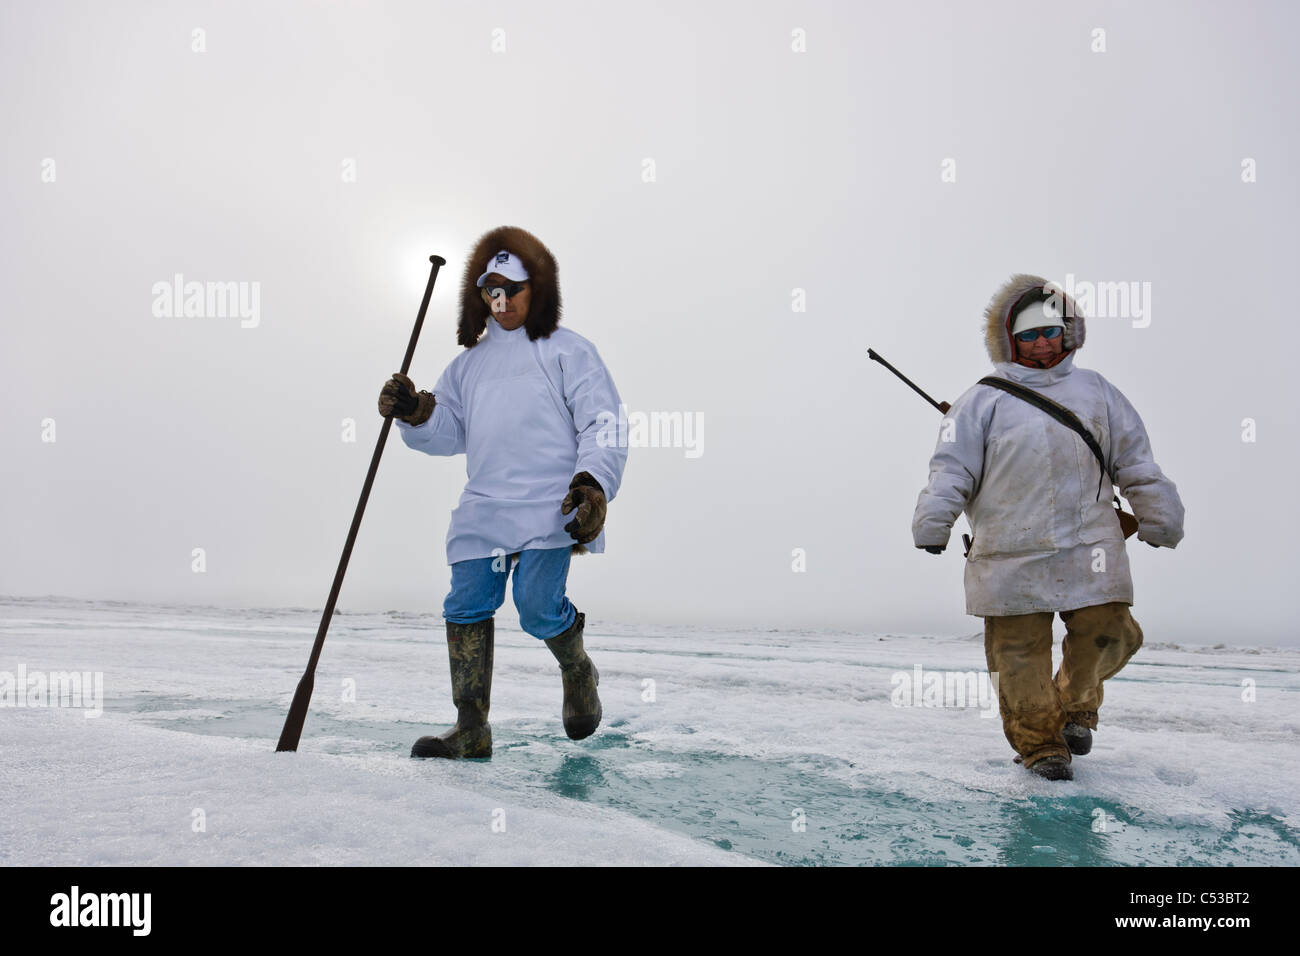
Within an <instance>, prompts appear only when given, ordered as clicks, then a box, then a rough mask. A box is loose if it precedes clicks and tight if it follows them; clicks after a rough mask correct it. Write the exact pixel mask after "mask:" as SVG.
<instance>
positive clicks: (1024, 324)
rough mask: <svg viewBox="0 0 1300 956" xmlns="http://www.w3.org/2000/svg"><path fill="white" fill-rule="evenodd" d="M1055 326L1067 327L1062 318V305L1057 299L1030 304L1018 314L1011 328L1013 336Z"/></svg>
mask: <svg viewBox="0 0 1300 956" xmlns="http://www.w3.org/2000/svg"><path fill="white" fill-rule="evenodd" d="M1053 325H1065V320H1064V319H1062V318H1061V306H1060V303H1059V302H1057V300H1056V298H1055V297H1053V298H1050V299H1047V300H1045V301H1039V302H1030V303H1029V304H1028V305H1027V306H1025V307H1024V308H1023V309H1021V310H1020V311H1019V312H1017V313H1016V321H1015V324H1014V325H1012V326H1011V334H1012V335H1016V334H1017V333H1020V332H1023V331H1025V330H1026V329H1045V328H1049V327H1051V326H1053Z"/></svg>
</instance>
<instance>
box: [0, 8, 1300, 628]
mask: <svg viewBox="0 0 1300 956" xmlns="http://www.w3.org/2000/svg"><path fill="white" fill-rule="evenodd" d="M1298 9H1300V8H1297V7H1296V5H1294V4H1288V3H1281V2H1279V3H1263V2H1252V3H1228V2H1220V3H1206V2H1177V3H1175V2H1162V3H1155V2H1147V3H1142V4H1125V3H1113V4H1111V3H1093V4H1090V3H1077V4H1041V3H1034V2H1020V3H1007V2H996V3H988V2H984V3H979V4H969V3H959V2H955V0H953V2H948V3H909V4H897V3H861V2H852V3H850V2H843V3H826V2H821V3H771V2H749V0H747V2H743V3H739V2H737V3H698V2H677V3H658V2H657V3H653V4H626V5H622V7H621V8H620V7H618V6H615V5H614V4H607V3H595V2H593V3H576V2H563V3H509V2H499V3H493V4H485V3H477V4H469V3H429V2H418V3H417V2H402V3H397V2H392V3H383V4H380V3H306V2H294V3H286V2H243V3H225V2H223V3H168V4H157V3H97V2H78V3H69V2H42V3H35V2H7V3H5V4H4V5H3V7H2V8H0V77H2V78H3V83H4V90H5V93H4V96H3V99H2V100H0V128H2V129H3V131H4V148H3V163H4V168H3V175H4V190H5V212H4V217H3V218H4V224H3V227H2V228H3V233H2V234H3V249H0V253H2V254H0V284H2V287H3V293H4V295H3V309H4V320H3V340H2V345H3V347H2V348H0V380H2V381H3V387H4V414H3V416H2V417H0V440H2V441H3V449H4V454H3V458H2V459H0V462H2V464H0V468H2V469H3V486H2V490H3V493H2V494H0V540H2V541H3V545H2V546H0V594H8V595H46V594H58V595H70V596H76V597H87V598H107V599H118V600H155V601H169V602H170V601H174V602H182V603H200V604H219V605H241V606H247V605H256V606H264V605H292V606H304V607H320V606H322V605H323V603H324V601H325V597H326V595H327V593H328V590H329V584H330V581H331V578H332V576H333V573H334V568H335V564H336V562H337V560H338V554H339V551H340V549H341V547H342V544H343V541H344V538H345V536H346V532H347V527H348V523H349V521H350V520H351V516H352V511H353V508H354V506H355V503H356V498H357V495H358V493H359V491H360V487H361V483H362V480H363V478H364V475H365V471H366V466H367V464H368V462H369V458H370V454H371V451H372V449H373V446H374V441H375V438H376V436H377V434H378V431H379V428H380V424H381V421H380V419H379V417H378V414H377V413H376V411H375V398H376V395H377V393H378V390H379V388H380V386H381V385H382V384H383V382H384V380H385V379H386V378H387V377H388V375H389V374H390V373H391V372H393V371H394V370H395V369H396V368H397V367H398V366H399V365H400V362H401V357H402V354H403V351H404V349H405V346H406V342H407V338H408V336H409V334H410V328H411V325H412V323H413V322H414V319H415V314H416V311H417V309H418V306H419V301H420V296H421V294H422V292H423V289H424V284H425V281H426V279H427V276H428V256H429V255H430V254H432V253H437V254H439V255H442V256H443V257H445V258H446V259H447V266H446V268H445V269H444V270H443V272H442V275H441V277H440V279H439V282H438V285H437V288H436V289H435V292H434V296H433V302H432V305H431V306H430V309H429V314H428V319H427V321H426V324H425V328H424V334H423V338H422V340H421V342H420V345H419V348H418V349H417V352H416V356H415V361H414V364H413V366H412V370H411V375H412V377H413V378H414V379H415V381H416V383H417V385H419V386H422V387H426V388H430V387H432V385H433V382H434V381H435V379H436V378H437V376H438V374H439V373H440V372H441V370H442V369H443V368H444V367H445V366H446V364H447V363H448V362H449V361H451V359H452V358H453V357H454V356H455V355H456V354H457V352H458V350H459V346H457V344H456V340H455V317H456V309H455V301H456V287H457V285H458V283H459V281H460V275H461V270H462V268H463V266H464V256H465V255H466V254H467V253H468V252H469V250H470V247H471V245H472V244H473V242H474V240H475V239H476V237H477V236H479V235H480V234H481V233H483V232H484V231H486V230H488V229H490V228H492V227H494V226H498V225H502V224H513V225H519V226H523V227H524V228H526V229H528V230H530V231H532V232H534V233H536V234H537V235H538V236H539V237H540V238H541V239H542V240H543V241H544V242H546V243H547V245H548V246H549V247H550V249H551V250H552V252H553V253H554V254H555V256H556V258H557V260H558V262H559V266H560V278H561V289H562V292H563V297H564V318H563V324H564V325H565V326H567V327H569V328H572V329H573V330H575V331H577V332H579V333H581V334H582V335H584V336H586V337H587V338H589V339H590V340H592V341H593V342H594V343H595V344H596V346H597V348H598V349H599V350H600V353H601V355H602V356H603V358H604V359H605V361H606V363H607V364H608V366H609V368H610V370H611V371H612V373H613V375H614V379H615V381H616V383H617V385H618V387H619V390H620V392H621V394H622V397H623V400H624V402H625V403H626V404H627V405H628V408H629V410H630V411H631V412H633V413H650V412H674V411H675V412H681V413H683V414H684V415H687V416H689V417H690V420H691V421H692V422H694V423H697V425H698V424H699V423H702V431H700V432H698V433H697V434H696V435H695V436H694V437H695V439H696V441H697V445H696V446H695V447H694V448H693V449H691V448H685V447H676V448H663V447H660V448H653V447H642V448H633V449H632V450H631V454H630V459H629V462H628V466H627V472H626V475H625V478H624V482H623V485H622V488H621V490H620V492H619V494H618V497H617V499H616V500H615V501H614V502H613V503H612V504H611V506H610V510H609V517H608V523H607V526H606V529H607V530H606V533H607V547H608V550H607V552H606V553H605V554H604V555H592V556H587V557H583V558H580V559H576V560H575V561H574V565H573V570H572V573H571V575H570V578H569V594H570V597H572V598H573V600H574V602H575V604H577V606H578V607H579V608H581V609H583V610H585V611H587V612H588V615H589V616H590V617H591V618H593V620H598V619H601V618H605V619H611V620H613V619H618V620H622V621H638V620H642V621H646V622H650V623H663V624H668V625H671V624H673V623H678V622H692V621H693V622H706V623H719V624H721V623H731V624H738V625H747V626H756V627H760V628H767V627H772V628H775V627H781V628H791V627H796V628H797V627H800V626H807V627H838V628H846V629H855V630H861V631H864V632H869V631H882V632H883V631H894V632H908V633H958V634H961V633H971V632H974V631H977V630H979V629H980V627H981V623H980V621H979V620H978V619H976V618H973V617H968V616H966V615H965V614H964V608H965V604H964V597H963V592H962V564H963V562H962V558H961V549H960V542H959V540H958V535H959V534H960V532H961V531H964V530H966V524H965V519H964V518H962V519H960V520H959V524H958V528H957V529H956V531H955V533H954V542H953V543H954V545H955V547H953V548H950V549H949V551H948V552H947V553H946V554H944V555H943V556H941V557H933V556H930V555H927V554H924V553H923V552H919V551H916V550H915V549H914V548H913V546H912V540H911V530H910V526H911V516H912V511H913V508H914V506H915V503H916V498H917V494H918V492H919V491H920V489H921V488H922V487H923V486H924V484H925V482H926V478H927V473H928V471H927V463H928V459H929V456H930V453H931V451H932V448H933V445H934V441H935V438H936V436H937V430H938V427H939V415H938V413H937V412H935V411H934V410H933V409H931V408H929V407H928V406H927V405H925V404H924V403H923V402H922V401H921V400H920V399H919V398H917V397H916V396H915V395H913V394H912V393H911V392H910V391H908V390H906V388H905V387H904V386H902V384H901V383H899V382H898V381H897V380H895V379H894V378H893V377H892V376H890V375H889V374H888V373H887V372H885V371H884V370H883V369H882V368H881V367H880V366H878V365H876V364H874V363H871V362H869V361H868V359H867V348H868V347H869V346H870V347H874V348H875V349H876V350H877V351H879V352H881V353H882V354H883V355H885V357H887V358H888V359H890V360H891V361H892V362H894V363H895V364H896V365H898V366H899V367H900V368H902V369H903V370H904V371H906V372H908V373H909V374H910V375H912V376H913V377H914V378H915V379H916V380H917V381H918V383H920V384H921V385H922V386H923V387H926V388H928V389H929V390H931V391H932V392H933V394H934V395H935V396H936V397H937V398H940V399H944V398H946V399H948V400H952V399H954V398H955V397H956V396H957V395H958V394H960V393H961V392H962V391H963V390H964V389H965V388H967V387H968V386H969V385H971V384H972V383H973V382H974V381H975V380H976V379H978V378H979V377H981V376H982V375H984V374H987V372H988V371H990V368H989V363H988V359H987V357H986V355H985V352H984V348H983V344H982V329H981V323H982V316H981V313H982V311H983V308H984V306H985V304H986V303H987V301H988V299H989V297H990V295H991V294H992V293H993V291H994V289H995V288H996V287H997V286H998V285H999V284H1000V283H1001V282H1002V281H1003V280H1005V279H1006V278H1007V277H1008V276H1009V275H1011V274H1012V273H1015V272H1032V273H1037V274H1039V275H1043V276H1046V277H1048V278H1050V279H1053V280H1056V281H1058V282H1061V283H1064V282H1066V281H1067V276H1072V277H1073V281H1074V282H1075V283H1076V284H1077V283H1081V282H1095V283H1101V282H1108V283H1114V282H1121V283H1126V284H1127V283H1134V284H1135V286H1134V288H1136V289H1139V290H1143V289H1145V290H1149V300H1147V301H1144V303H1143V305H1144V307H1145V308H1146V309H1147V311H1146V314H1145V315H1144V316H1138V317H1134V316H1114V317H1094V318H1093V319H1092V320H1091V321H1090V323H1089V335H1088V341H1087V344H1086V346H1085V347H1084V348H1083V349H1082V350H1081V352H1080V353H1079V355H1078V358H1077V364H1078V365H1080V366H1083V367H1088V368H1094V369H1097V370H1098V371H1100V372H1101V373H1102V374H1103V375H1105V376H1106V377H1107V378H1108V379H1110V381H1112V382H1113V383H1114V384H1115V385H1116V386H1118V387H1119V388H1120V389H1121V390H1122V391H1123V392H1124V393H1125V394H1126V395H1127V396H1128V397H1129V399H1130V400H1131V401H1132V402H1133V403H1134V405H1135V406H1136V407H1137V408H1138V410H1139V411H1140V412H1141V414H1142V415H1143V417H1144V419H1145V421H1146V424H1147V427H1148V431H1149V433H1150V435H1151V440H1152V444H1153V447H1154V450H1155V454H1156V458H1157V461H1158V462H1159V464H1160V465H1161V466H1162V468H1163V469H1164V470H1165V473H1166V474H1167V475H1169V476H1170V477H1171V478H1172V479H1173V481H1174V482H1175V483H1176V484H1177V486H1178V489H1179V491H1180V493H1181V495H1182V498H1183V501H1184V503H1185V504H1186V508H1187V522H1186V538H1185V540H1184V541H1183V543H1182V544H1181V545H1180V546H1179V547H1178V548H1177V550H1175V551H1168V550H1159V551H1155V550H1152V549H1150V548H1147V547H1145V546H1142V545H1137V546H1131V547H1130V548H1129V552H1130V555H1131V560H1132V566H1133V574H1134V580H1135V589H1136V599H1135V606H1134V616H1135V617H1136V618H1137V619H1138V620H1139V622H1140V623H1141V624H1142V625H1143V628H1144V630H1145V632H1146V639H1147V641H1148V642H1155V641H1175V642H1177V641H1183V640H1186V641H1193V642H1210V643H1214V642H1217V641H1222V642H1224V643H1228V644H1245V643H1270V644H1271V643H1284V642H1285V643H1290V642H1294V641H1295V640H1296V639H1297V637H1296V635H1297V625H1296V623H1295V610H1294V607H1293V605H1292V603H1291V602H1292V599H1293V597H1294V594H1295V590H1296V582H1297V573H1296V572H1297V565H1298V564H1300V561H1298V560H1297V557H1296V547H1297V535H1296V532H1297V519H1296V509H1295V501H1294V498H1295V487H1296V474H1297V470H1298V466H1300V455H1298V454H1297V439H1298V438H1300V428H1298V427H1297V424H1298V423H1297V412H1296V384H1295V379H1294V378H1293V374H1292V366H1293V362H1294V356H1295V355H1296V346H1297V340H1298V338H1300V334H1298V333H1297V320H1296V318H1295V316H1293V315H1292V314H1291V311H1292V310H1291V309H1290V308H1289V305H1288V303H1289V302H1290V301H1291V298H1292V297H1291V296H1289V295H1285V296H1284V294H1283V287H1284V285H1289V284H1290V282H1291V281H1293V277H1294V275H1295V272H1296V265H1297V262H1298V261H1300V240H1298V239H1297V232H1296V226H1295V223H1296V215H1297V212H1298V211H1300V210H1298V208H1297V207H1298V203H1297V175H1298V174H1300V172H1298V171H1300V155H1298V151H1297V146H1298V145H1300V133H1298V132H1297V125H1296V122H1295V118H1296V103H1297V92H1298V90H1300V84H1298V83H1297V79H1298V73H1300V70H1298V68H1297V65H1296V58H1295V56H1294V49H1293V44H1294V37H1295V36H1296V35H1297V31H1298V30H1300V12H1298ZM1251 180H1253V181H1251ZM178 274H179V275H181V276H183V281H184V282H200V283H227V282H231V283H238V284H239V286H238V288H239V289H241V290H242V291H243V292H244V293H245V295H248V296H251V295H252V293H253V290H254V289H255V290H256V292H257V296H258V298H257V299H256V300H252V299H246V300H245V304H246V305H249V306H250V308H249V309H248V310H246V312H244V313H239V312H237V311H230V312H229V313H228V314H225V315H222V314H205V315H202V316H191V317H185V316H184V315H183V314H182V315H169V314H167V313H168V309H167V305H168V303H169V301H170V296H160V295H159V294H158V293H157V291H156V288H155V287H156V285H157V284H158V283H163V284H170V283H172V282H173V281H174V277H175V276H176V275H178ZM796 290H802V292H798V291H796ZM801 302H802V304H803V310H802V311H800V310H799V306H800V303H801ZM254 304H255V305H256V309H255V310H254V309H252V308H251V306H252V305H254ZM1085 311H1087V309H1086V308H1085ZM345 419H354V420H355V423H356V426H355V441H351V442H349V441H345V440H344V437H345V433H344V425H343V422H344V420H345ZM1246 419H1252V420H1253V422H1254V429H1255V433H1254V436H1253V437H1254V440H1253V441H1245V440H1243V433H1244V431H1245V430H1246V428H1248V427H1249V426H1243V421H1244V420H1246ZM51 428H52V429H53V431H52V432H51ZM1247 437H1250V436H1247ZM50 438H53V439H54V440H53V441H51V440H49V439H50ZM464 481H465V460H464V458H463V457H461V458H455V459H445V458H431V457H428V456H425V455H422V454H419V453H417V452H414V451H412V450H410V449H408V448H406V447H405V445H403V444H402V443H401V441H400V440H399V439H398V436H397V435H396V433H395V432H394V434H393V436H392V440H391V441H390V442H389V444H388V447H387V451H386V453H385V456H384V459H383V462H382V465H381V467H380V471H379V476H378V479H377V481H376V483H375V488H374V492H373V494H372V497H371V502H370V506H369V509H368V511H367V513H366V517H365V521H364V523H363V525H362V528H361V534H360V538H359V540H358V543H357V547H356V550H355V552H354V554H353V558H352V563H351V568H350V570H349V573H348V577H347V580H346V582H345V585H344V588H343V594H342V597H341V599H340V606H341V607H344V608H354V609H365V608H369V609H387V608H399V609H403V610H410V611H419V610H429V611H440V609H441V602H442V599H443V597H444V595H445V592H446V589H447V582H448V577H449V572H448V569H447V566H446V560H445V551H444V536H445V534H446V529H447V522H448V517H449V513H450V509H451V508H452V507H453V506H454V504H455V502H456V499H457V497H458V496H459V494H460V490H461V488H462V487H463V485H464ZM1131 543H1132V544H1136V541H1135V539H1134V541H1133V542H1131ZM195 549H202V553H203V560H204V562H205V564H204V567H205V570H204V571H203V572H202V573H196V572H195V571H194V570H193V566H194V558H193V554H194V551H195ZM796 549H803V554H804V556H805V561H806V570H805V571H802V572H799V571H795V570H793V569H792V563H793V562H794V560H795V558H794V554H795V550H796ZM506 610H507V611H508V612H511V613H512V609H511V607H510V605H509V604H507V608H506ZM1059 629H1060V626H1059V625H1058V630H1059Z"/></svg>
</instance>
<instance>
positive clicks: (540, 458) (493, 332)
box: [395, 316, 627, 564]
mask: <svg viewBox="0 0 1300 956" xmlns="http://www.w3.org/2000/svg"><path fill="white" fill-rule="evenodd" d="M433 397H434V400H435V404H434V409H433V415H432V416H431V417H430V418H429V420H428V421H426V422H425V423H424V424H422V425H418V426H411V425H408V424H406V423H405V422H403V421H401V420H400V419H395V420H396V421H397V426H398V428H399V429H400V430H401V433H402V440H403V441H404V442H406V444H407V445H408V446H410V447H411V448H415V449H418V450H420V451H422V452H425V453H427V454H430V455H457V454H460V453H461V452H464V453H465V458H466V472H467V475H468V478H469V480H468V482H467V483H466V484H465V490H464V492H463V493H462V494H461V497H460V504H459V505H458V506H457V507H456V509H455V510H454V511H453V512H452V515H451V524H450V525H449V527H448V529H447V562H448V563H449V564H455V563H456V562H457V561H467V560H470V559H472V558H485V557H490V556H492V555H494V554H500V553H503V552H504V553H506V554H513V553H514V552H516V551H524V550H529V549H535V548H563V547H570V546H572V545H573V544H574V540H573V538H572V537H571V536H570V535H569V533H568V532H567V531H565V530H564V525H565V524H567V523H568V522H569V521H570V520H572V517H573V515H572V513H570V514H569V515H567V516H566V515H563V514H561V513H560V502H561V501H562V500H563V499H564V496H565V495H566V494H567V493H568V491H569V482H570V481H571V480H572V478H573V476H574V475H576V474H577V473H578V472H581V471H586V472H588V473H590V474H591V475H592V477H594V478H595V479H596V480H597V481H598V482H600V486H601V488H602V489H603V490H604V492H605V499H606V501H613V500H614V496H615V495H617V494H618V488H619V484H620V483H621V482H622V479H623V468H624V466H625V465H626V463H627V442H626V440H625V436H623V435H621V434H620V433H619V432H618V430H617V426H616V425H615V424H611V422H617V421H618V411H619V404H620V399H619V394H618V389H616V388H615V387H614V380H613V378H612V377H611V376H610V374H609V370H608V369H607V368H606V367H605V363H604V362H603V361H601V358H600V355H599V354H598V353H597V351H596V347H595V346H594V345H592V344H591V342H589V341H588V340H587V339H585V338H583V337H582V336H581V335H578V334H577V333H576V332H572V331H570V330H569V329H566V328H563V327H561V328H557V329H555V331H553V332H551V333H550V334H549V335H548V336H546V337H544V338H537V339H529V338H528V333H527V330H526V329H525V328H523V327H522V326H521V327H520V328H517V329H510V330H507V329H503V328H502V327H501V325H500V324H499V323H498V322H497V320H496V317H495V316H489V318H488V320H487V329H486V334H485V335H484V336H483V338H482V340H481V341H479V342H478V343H477V344H476V345H475V346H474V347H473V348H470V349H466V350H465V351H464V352H461V353H460V354H459V355H457V356H456V358H455V359H453V360H452V362H451V364H450V365H448V366H447V368H446V370H445V371H444V372H443V373H442V376H441V377H440V378H439V379H438V382H437V384H436V385H434V387H433ZM586 548H587V550H588V551H591V552H593V553H599V552H602V551H604V550H605V532H604V530H602V531H601V532H600V534H599V535H597V536H596V538H595V540H593V541H591V542H589V543H588V544H587V546H586Z"/></svg>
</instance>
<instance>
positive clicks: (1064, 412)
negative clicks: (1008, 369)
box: [978, 375, 1107, 501]
mask: <svg viewBox="0 0 1300 956" xmlns="http://www.w3.org/2000/svg"><path fill="white" fill-rule="evenodd" d="M978 384H980V385H991V386H993V387H994V388H1000V389H1001V390H1002V391H1004V392H1010V393H1011V394H1012V395H1014V396H1016V398H1020V399H1023V400H1024V401H1026V402H1028V403H1029V404H1030V405H1033V406H1035V407H1036V408H1040V409H1042V410H1043V411H1044V412H1046V413H1047V414H1048V415H1051V416H1052V417H1053V418H1055V419H1056V420H1057V421H1058V422H1060V423H1061V424H1062V425H1064V426H1065V427H1066V428H1069V429H1071V430H1072V431H1074V432H1076V433H1077V434H1078V435H1079V437H1080V438H1082V439H1083V440H1084V443H1085V444H1086V445H1087V446H1088V448H1089V449H1090V450H1091V451H1092V453H1093V455H1095V456H1096V458H1097V464H1098V465H1100V466H1101V474H1100V475H1098V476H1097V500H1099V501H1100V500H1101V480H1102V478H1103V477H1104V476H1105V475H1106V474H1107V468H1106V456H1105V455H1104V454H1103V453H1102V450H1101V445H1099V444H1098V443H1097V439H1096V438H1094V437H1093V434H1092V432H1090V431H1088V429H1087V428H1085V427H1084V424H1083V422H1081V421H1079V416H1077V415H1075V414H1074V412H1072V411H1070V410H1069V409H1068V408H1066V407H1065V406H1064V405H1061V404H1060V403H1058V402H1054V401H1052V400H1051V399H1050V398H1048V397H1047V396H1046V395H1040V394H1039V393H1038V392H1035V391H1034V390H1033V389H1032V388H1026V387H1025V386H1023V385H1021V384H1020V383H1019V382H1012V381H1008V380H1007V379H1005V378H998V377H997V376H996V375H986V376H985V377H984V378H982V379H980V380H979V383H978Z"/></svg>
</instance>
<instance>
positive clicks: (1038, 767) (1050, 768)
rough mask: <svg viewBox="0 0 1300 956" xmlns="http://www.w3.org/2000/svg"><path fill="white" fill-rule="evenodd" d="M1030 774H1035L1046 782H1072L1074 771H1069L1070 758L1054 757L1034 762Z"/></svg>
mask: <svg viewBox="0 0 1300 956" xmlns="http://www.w3.org/2000/svg"><path fill="white" fill-rule="evenodd" d="M1029 772H1030V773H1036V774H1038V776H1040V777H1045V778H1047V779H1048V780H1073V779H1074V771H1073V770H1071V769H1070V758H1068V757H1057V756H1055V755H1053V756H1050V757H1044V758H1043V759H1042V760H1035V761H1034V764H1033V766H1032V767H1030V768H1029Z"/></svg>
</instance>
